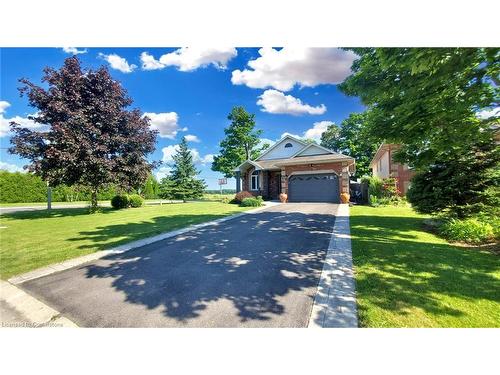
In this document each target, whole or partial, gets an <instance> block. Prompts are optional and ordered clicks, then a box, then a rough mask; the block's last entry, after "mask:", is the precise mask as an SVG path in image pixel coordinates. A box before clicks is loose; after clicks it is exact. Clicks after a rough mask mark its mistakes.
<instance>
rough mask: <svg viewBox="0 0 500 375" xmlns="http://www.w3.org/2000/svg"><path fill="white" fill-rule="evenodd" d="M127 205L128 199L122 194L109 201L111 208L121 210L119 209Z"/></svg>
mask: <svg viewBox="0 0 500 375" xmlns="http://www.w3.org/2000/svg"><path fill="white" fill-rule="evenodd" d="M128 205H129V197H128V195H127V194H122V195H115V196H114V197H113V198H112V199H111V206H113V208H116V209H117V210H118V209H121V208H127V207H128Z"/></svg>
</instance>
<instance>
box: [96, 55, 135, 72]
mask: <svg viewBox="0 0 500 375" xmlns="http://www.w3.org/2000/svg"><path fill="white" fill-rule="evenodd" d="M99 57H100V58H102V59H104V60H106V61H107V62H108V64H109V65H110V66H111V68H113V69H116V70H119V71H120V72H122V73H132V72H133V71H134V69H135V68H137V65H135V64H129V63H128V62H127V60H126V59H125V58H123V57H120V56H118V55H117V54H116V53H112V54H109V55H105V54H104V53H99Z"/></svg>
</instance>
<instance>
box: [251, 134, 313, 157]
mask: <svg viewBox="0 0 500 375" xmlns="http://www.w3.org/2000/svg"><path fill="white" fill-rule="evenodd" d="M285 139H292V140H294V141H295V142H298V143H300V144H301V145H303V146H306V145H307V143H306V142H304V141H302V140H300V139H298V138H295V137H293V136H291V135H289V134H287V135H285V136H284V137H283V138H281V139H280V140H279V141H277V142H276V143H275V144H273V145H272V146H271V147H269V148H268V149H266V150H265V151H264V152H263V153H262V154H260V155H259V156H258V157H257V159H255V160H259V159H260V158H262V157H263V156H264V155H267V154H268V153H269V152H271V151H272V150H274V149H275V148H276V147H277V146H278V145H279V144H281V143H283V142H284V141H285ZM302 150H303V149H302Z"/></svg>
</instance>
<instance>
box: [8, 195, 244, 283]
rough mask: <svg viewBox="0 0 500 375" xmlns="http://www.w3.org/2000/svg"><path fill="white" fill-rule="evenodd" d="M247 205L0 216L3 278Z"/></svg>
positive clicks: (187, 205)
mask: <svg viewBox="0 0 500 375" xmlns="http://www.w3.org/2000/svg"><path fill="white" fill-rule="evenodd" d="M247 209H248V208H243V207H238V206H237V205H233V204H223V203H217V202H196V203H177V204H165V205H161V206H160V205H155V206H145V207H141V208H130V209H126V210H114V209H111V208H102V209H101V211H100V212H99V213H96V214H88V210H87V209H85V208H66V209H60V210H52V212H51V213H48V212H47V211H45V210H43V211H29V212H17V213H10V214H2V215H0V226H1V227H2V228H0V244H1V247H0V276H1V278H3V279H5V278H9V277H11V276H13V275H17V274H20V273H24V272H27V271H30V270H33V269H36V268H39V267H43V266H46V265H49V264H51V263H57V262H61V261H64V260H67V259H71V258H74V257H77V256H81V255H85V254H89V253H92V252H95V251H98V250H103V249H109V248H111V247H114V246H117V245H121V244H123V243H126V242H130V241H134V240H137V239H140V238H145V237H149V236H154V235H156V234H160V233H163V232H168V231H171V230H175V229H178V228H182V227H186V226H188V225H191V224H197V223H201V222H205V221H209V220H213V219H217V218H219V217H223V216H227V215H231V214H235V213H238V212H241V211H244V210H247Z"/></svg>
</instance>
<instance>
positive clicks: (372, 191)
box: [362, 176, 384, 198]
mask: <svg viewBox="0 0 500 375" xmlns="http://www.w3.org/2000/svg"><path fill="white" fill-rule="evenodd" d="M362 182H363V183H366V184H368V196H371V195H372V196H374V197H376V198H382V196H383V187H384V183H383V181H382V179H381V178H379V177H376V176H364V177H363V178H362Z"/></svg>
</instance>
